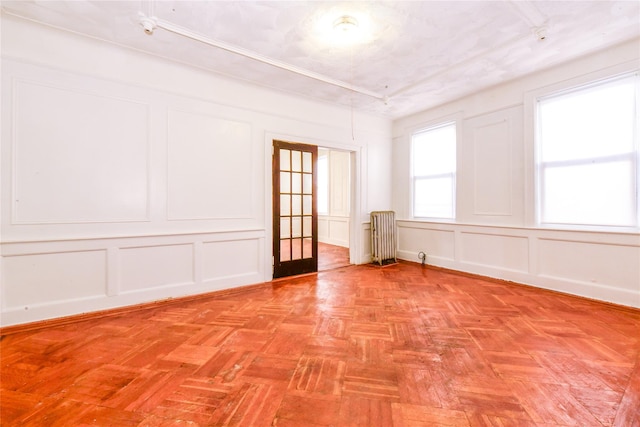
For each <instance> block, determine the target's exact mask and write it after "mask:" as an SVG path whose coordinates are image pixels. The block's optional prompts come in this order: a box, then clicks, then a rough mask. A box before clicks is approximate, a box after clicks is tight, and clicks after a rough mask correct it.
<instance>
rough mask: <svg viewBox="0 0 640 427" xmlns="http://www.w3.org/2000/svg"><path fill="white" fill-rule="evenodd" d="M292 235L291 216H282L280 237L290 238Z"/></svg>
mask: <svg viewBox="0 0 640 427" xmlns="http://www.w3.org/2000/svg"><path fill="white" fill-rule="evenodd" d="M289 237H291V218H290V217H288V216H283V217H282V218H280V238H281V239H288V238H289Z"/></svg>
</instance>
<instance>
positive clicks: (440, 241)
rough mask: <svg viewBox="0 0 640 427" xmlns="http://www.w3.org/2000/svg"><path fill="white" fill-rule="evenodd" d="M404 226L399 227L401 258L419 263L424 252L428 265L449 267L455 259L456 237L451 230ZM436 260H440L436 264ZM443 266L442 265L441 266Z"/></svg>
mask: <svg viewBox="0 0 640 427" xmlns="http://www.w3.org/2000/svg"><path fill="white" fill-rule="evenodd" d="M414 225H418V226H406V225H402V226H399V227H398V248H399V252H398V254H399V257H400V258H403V259H406V260H409V261H414V262H415V261H418V259H419V258H418V254H419V253H420V252H424V253H425V254H426V256H427V263H431V262H433V263H434V264H436V263H438V264H440V263H445V264H444V265H449V264H450V263H451V262H452V261H453V260H454V258H455V235H454V233H453V231H451V230H439V229H436V228H423V227H421V226H419V224H414ZM436 260H438V261H437V262H436ZM441 265H442V264H441Z"/></svg>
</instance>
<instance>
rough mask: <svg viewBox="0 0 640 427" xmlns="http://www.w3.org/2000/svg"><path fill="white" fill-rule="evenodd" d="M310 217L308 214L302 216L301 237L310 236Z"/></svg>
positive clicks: (311, 230) (311, 229)
mask: <svg viewBox="0 0 640 427" xmlns="http://www.w3.org/2000/svg"><path fill="white" fill-rule="evenodd" d="M311 224H313V222H312V217H310V216H305V217H302V236H303V237H311V236H312V234H311V233H312V232H313V228H312V225H311Z"/></svg>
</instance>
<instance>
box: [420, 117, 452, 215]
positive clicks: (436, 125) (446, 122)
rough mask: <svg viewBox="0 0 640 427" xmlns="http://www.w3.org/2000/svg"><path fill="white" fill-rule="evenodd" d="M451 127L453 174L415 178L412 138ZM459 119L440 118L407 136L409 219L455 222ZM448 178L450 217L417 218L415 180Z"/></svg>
mask: <svg viewBox="0 0 640 427" xmlns="http://www.w3.org/2000/svg"><path fill="white" fill-rule="evenodd" d="M449 126H453V129H454V131H455V141H454V144H455V148H454V151H455V162H454V164H455V169H454V171H453V172H448V173H439V174H433V175H420V176H416V175H415V173H414V159H415V157H414V154H415V153H414V137H415V136H416V135H418V134H420V133H424V132H429V131H432V130H437V129H441V128H444V127H449ZM459 150H460V118H459V115H456V116H455V117H447V118H442V119H440V120H437V121H433V122H430V123H429V124H425V125H422V126H419V127H416V128H414V129H413V130H412V131H411V132H410V135H409V166H410V167H409V180H410V206H409V209H410V213H411V218H412V219H416V220H423V221H434V222H456V220H457V214H458V209H457V205H458V182H457V181H458V169H459V168H458V164H459V159H460V153H459ZM444 176H450V177H451V180H452V189H451V193H452V194H451V199H452V206H451V211H452V216H450V217H441V216H417V215H416V212H415V205H416V203H415V201H416V180H417V179H425V178H432V179H436V178H437V177H444Z"/></svg>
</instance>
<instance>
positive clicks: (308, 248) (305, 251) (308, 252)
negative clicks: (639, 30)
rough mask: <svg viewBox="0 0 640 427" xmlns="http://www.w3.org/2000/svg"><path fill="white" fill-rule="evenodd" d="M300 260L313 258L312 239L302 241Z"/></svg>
mask: <svg viewBox="0 0 640 427" xmlns="http://www.w3.org/2000/svg"><path fill="white" fill-rule="evenodd" d="M302 240H303V243H302V258H313V239H311V238H305V239H302Z"/></svg>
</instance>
